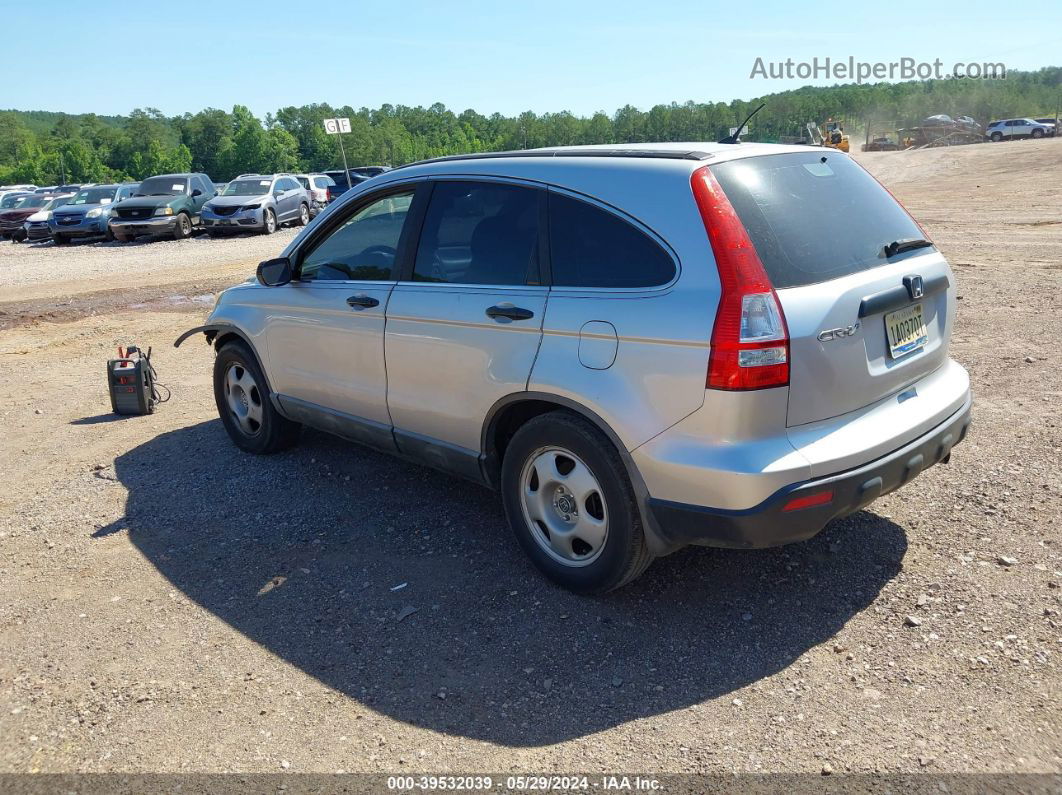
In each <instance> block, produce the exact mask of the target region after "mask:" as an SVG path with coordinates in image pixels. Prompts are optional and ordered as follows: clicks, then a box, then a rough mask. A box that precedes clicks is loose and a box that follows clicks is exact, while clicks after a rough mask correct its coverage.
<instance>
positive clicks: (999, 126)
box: [985, 119, 1049, 142]
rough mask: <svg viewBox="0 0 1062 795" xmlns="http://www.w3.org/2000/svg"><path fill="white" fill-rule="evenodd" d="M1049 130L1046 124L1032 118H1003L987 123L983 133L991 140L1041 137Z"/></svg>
mask: <svg viewBox="0 0 1062 795" xmlns="http://www.w3.org/2000/svg"><path fill="white" fill-rule="evenodd" d="M1048 132H1049V128H1048V126H1047V125H1046V124H1040V122H1038V121H1033V120H1032V119H1005V120H1003V121H994V122H992V123H991V124H989V125H988V129H987V130H985V135H986V136H987V137H988V138H989V139H990V140H992V141H996V142H999V141H1002V140H1003V139H1004V138H1006V139H1014V138H1043V137H1044V136H1045V135H1047V134H1048Z"/></svg>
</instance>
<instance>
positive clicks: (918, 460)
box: [648, 397, 972, 549]
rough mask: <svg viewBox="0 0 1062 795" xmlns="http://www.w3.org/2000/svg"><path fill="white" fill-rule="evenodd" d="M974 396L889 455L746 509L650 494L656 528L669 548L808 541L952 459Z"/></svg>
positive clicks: (749, 546) (797, 485)
mask: <svg viewBox="0 0 1062 795" xmlns="http://www.w3.org/2000/svg"><path fill="white" fill-rule="evenodd" d="M971 405H972V399H971V398H970V397H967V399H966V402H965V404H964V405H963V406H962V408H960V409H959V410H958V411H957V412H955V413H954V414H952V415H951V416H950V417H948V419H946V420H945V421H944V422H942V423H940V424H939V425H938V426H936V427H935V428H933V429H932V430H930V431H929V432H927V433H925V434H923V435H922V436H920V437H918V438H917V439H915V440H914V441H912V442H909V443H908V444H906V445H904V446H903V447H901V448H900V449H898V450H895V451H893V452H891V453H889V454H888V455H885V456H882V457H881V458H878V459H876V460H874V461H871V462H870V463H868V464H865V465H863V466H860V467H858V468H856V469H850V470H847V471H844V472H839V473H837V474H833V475H828V476H825V477H820V478H815V479H812V480H808V481H805V482H803V483H795V484H793V485H791V486H786V487H785V488H783V489H780V490H778V491H777V492H775V493H774V494H773V495H771V496H770V497H768V498H767V499H766V500H764V501H763V502H761V503H760V504H759V505H756V506H755V507H752V508H749V509H747V510H737V511H734V510H723V509H718V508H705V507H702V506H699V505H688V504H686V503H680V502H672V501H669V500H661V499H656V498H653V497H650V498H649V500H648V508H649V510H650V511H651V512H652V518H653V520H654V524H655V525H656V529H657V532H658V533H659V535H660V536H662V539H661V540H662V541H664V542H665V543H666V545H667V546H669V547H679V546H684V545H687V544H698V545H702V546H714V547H731V548H737V549H752V548H758V547H772V546H779V545H782V544H789V543H793V542H796V541H804V540H806V539H808V538H811V537H812V536H814V535H815V534H816V533H818V532H819V531H820V530H822V529H823V528H824V527H825V526H826V524H827V523H828V522H830V521H831V520H833V519H837V518H840V517H842V516H847V515H849V514H852V513H855V512H856V511H858V510H860V509H861V508H865V507H866V506H867V505H869V504H870V503H871V502H873V501H874V500H876V499H877V498H878V497H881V496H883V495H885V494H888V493H889V492H891V491H895V490H896V489H898V488H900V487H901V486H903V485H905V484H907V483H909V482H910V481H911V480H913V479H914V478H915V477H917V476H918V475H919V474H921V473H922V472H923V471H925V470H926V469H928V468H929V467H931V466H933V464H936V463H939V462H940V461H942V460H945V459H947V458H948V456H950V455H951V451H952V448H953V447H954V446H955V445H957V444H958V443H959V442H961V441H962V440H963V439H965V438H966V433H967V431H968V430H969V427H970V422H971V417H970V408H971ZM824 491H832V492H833V499H832V500H831V501H830V502H829V503H827V504H824V505H818V506H813V507H809V508H803V509H799V510H792V511H785V510H784V507H785V506H786V505H787V504H788V503H789V502H790V501H792V500H793V499H796V498H799V497H802V496H808V495H813V494H818V493H821V492H824Z"/></svg>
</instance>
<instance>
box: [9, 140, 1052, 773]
mask: <svg viewBox="0 0 1062 795" xmlns="http://www.w3.org/2000/svg"><path fill="white" fill-rule="evenodd" d="M1060 153H1062V143H1059V142H1054V141H1045V142H1028V143H1024V142H1023V143H1015V144H1007V145H1000V146H989V145H985V146H978V147H965V148H958V149H956V150H937V151H924V152H913V153H878V154H875V155H866V156H862V157H861V159H862V160H863V161H864V162H865V163H866V164H867V165H868V167H869V168H871V170H873V171H875V172H876V173H877V174H878V175H879V176H880V177H881V178H883V180H884V181H885V182H886V184H887V185H888V186H889V187H890V188H891V189H892V190H893V191H894V192H895V193H896V194H897V195H898V196H899V198H900V199H901V200H902V201H904V202H905V204H907V206H908V207H909V208H910V209H911V210H912V211H913V212H914V214H915V215H916V217H918V218H919V219H920V220H921V221H923V223H925V225H926V227H927V230H928V232H929V234H930V235H931V236H932V237H933V238H934V239H935V240H936V241H938V243H939V244H940V245H941V247H942V248H943V250H944V252H945V254H946V255H947V256H948V257H949V259H950V261H951V262H952V264H953V265H954V266H955V271H956V274H957V278H958V280H959V293H960V296H961V298H962V300H961V303H960V310H959V319H958V326H957V328H956V331H955V335H954V339H953V355H954V356H956V358H958V359H959V361H961V362H962V363H963V364H964V365H965V366H966V367H967V368H968V369H969V370H970V373H971V376H972V378H973V382H974V389H975V392H976V405H975V425H974V429H973V431H972V432H971V435H970V437H969V439H968V440H967V441H966V442H965V443H964V444H963V445H962V446H960V447H959V448H957V449H956V451H955V453H954V455H953V456H952V462H951V464H950V465H948V466H938V467H935V468H933V469H931V470H930V471H928V472H927V473H925V474H924V475H923V476H922V477H921V478H920V479H919V480H917V481H916V482H915V483H914V484H913V485H911V486H909V487H907V488H905V489H903V490H901V491H900V492H897V493H894V494H892V495H890V496H888V497H886V498H884V499H882V500H880V501H879V502H877V503H875V504H874V505H872V506H871V507H870V509H869V510H866V511H863V512H860V513H858V514H856V515H854V516H852V517H850V518H848V519H845V520H843V521H839V522H836V523H834V524H833V525H831V526H830V527H829V528H827V529H826V530H825V531H824V532H823V533H822V534H821V535H820V536H818V537H817V538H815V539H813V540H811V541H809V542H806V543H803V544H799V545H794V546H791V547H786V548H781V549H774V550H765V551H757V552H738V551H726V550H705V549H689V550H684V551H681V552H678V553H676V554H674V555H671V556H669V557H667V558H665V559H663V560H659V561H657V562H656V563H654V564H653V566H652V567H650V569H649V571H648V572H647V573H646V575H645V576H643V577H642V578H641V579H640V580H638V581H637V582H635V583H634V584H632V585H631V586H629V587H627V588H625V589H623V590H622V591H620V592H618V593H615V594H613V595H610V596H608V597H606V598H601V599H585V598H579V597H576V596H573V595H571V594H568V593H565V592H563V591H560V590H558V589H556V588H553V587H552V586H550V585H548V584H547V583H545V582H544V581H543V580H542V579H541V578H539V577H538V576H537V575H536V574H535V573H534V572H533V571H532V569H531V568H530V566H529V565H528V564H527V563H526V562H525V561H524V558H523V556H522V554H521V553H520V552H519V550H518V549H517V547H516V545H515V543H514V542H513V541H512V540H511V538H510V536H509V533H508V531H507V529H506V527H505V522H504V518H503V515H502V511H501V508H500V505H499V503H498V501H497V500H496V499H495V497H494V496H493V495H492V494H490V493H488V492H486V491H484V490H481V489H478V488H475V487H472V486H469V485H468V484H466V483H464V482H463V481H457V480H454V479H451V478H448V477H446V476H444V475H441V474H438V473H436V472H433V471H431V470H427V469H422V468H418V467H415V466H412V465H409V464H406V463H403V462H401V461H398V460H394V459H391V458H387V457H383V456H380V455H377V454H375V453H372V452H367V451H365V450H363V449H360V448H357V447H355V446H352V445H348V444H345V443H343V442H340V441H337V440H335V439H332V438H330V437H327V436H325V435H322V434H318V433H313V432H307V433H306V435H305V437H304V440H303V443H302V444H301V445H300V446H299V447H298V448H296V449H294V450H292V451H290V452H287V453H284V454H282V455H278V456H274V457H270V458H251V457H248V456H245V455H243V454H241V453H239V452H238V451H236V450H235V448H234V447H233V446H232V445H231V444H230V443H229V442H228V441H227V439H226V437H225V435H224V432H223V430H222V428H221V426H220V423H219V422H218V420H217V419H216V416H215V412H214V409H213V404H212V397H211V392H210V381H209V372H210V363H211V355H210V352H209V350H208V349H207V348H206V347H205V346H203V345H201V344H198V345H196V344H193V345H185V346H183V347H182V348H181V349H179V350H176V351H175V350H173V349H172V348H171V347H168V345H169V342H170V341H172V339H173V338H174V337H176V336H177V334H178V333H179V332H180V331H181V330H183V329H184V328H187V327H189V326H191V325H194V323H195V322H196V320H197V319H198V317H199V315H200V314H202V312H203V311H204V310H203V308H202V307H197V306H196V305H194V304H193V303H190V302H188V303H182V304H181V306H180V307H173V308H181V309H182V310H183V311H180V312H174V311H158V310H159V309H160V306H159V304H158V302H155V303H153V304H151V306H150V307H149V308H150V309H152V310H154V311H132V312H125V313H124V314H116V313H114V311H113V308H112V307H113V306H114V305H115V303H114V302H115V301H118V300H119V299H118V298H117V297H116V296H115V295H112V296H111V297H110V298H109V299H108V300H109V301H110V302H111V303H103V304H100V307H101V314H98V315H96V316H94V317H83V316H82V317H78V313H77V312H74V311H73V310H71V312H70V314H69V316H68V317H67V318H65V319H66V320H67V321H68V322H62V323H55V322H41V321H40V320H39V319H34V318H33V317H31V316H30V315H32V312H31V310H30V309H29V308H27V307H28V305H22V308H21V309H20V310H19V311H20V312H21V313H22V315H20V317H22V318H23V320H24V321H25V322H22V323H21V324H20V325H18V326H17V327H14V328H9V329H7V330H4V331H0V427H2V429H3V433H2V434H0V458H2V460H3V461H4V462H5V465H4V477H5V482H6V488H5V489H4V490H3V491H2V492H0V771H122V772H134V771H241V772H256V771H265V772H272V771H276V772H280V771H283V770H287V771H290V772H300V771H301V772H305V771H318V772H333V771H336V770H346V771H372V772H393V771H427V772H446V771H450V772H465V773H475V772H485V771H495V772H497V771H514V772H545V771H556V772H562V773H563V772H573V771H582V772H592V771H597V770H604V771H617V770H624V771H641V772H646V771H650V772H656V773H664V772H684V771H692V772H731V771H738V772H744V771H785V772H808V773H814V774H819V773H821V772H832V773H834V774H835V775H838V776H839V775H841V774H844V773H852V772H864V773H886V772H890V773H891V772H907V773H918V772H949V773H961V772H999V773H1006V772H1055V773H1057V772H1059V771H1060V770H1062V742H1060V731H1062V717H1060V716H1062V710H1060V706H1062V704H1060V693H1062V687H1060V676H1059V657H1060V655H1062V618H1060V616H1059V611H1060V609H1062V589H1060V586H1062V557H1060V550H1059V544H1060V543H1062V541H1060V533H1059V529H1058V528H1059V526H1060V523H1062V500H1060V493H1062V473H1060V470H1059V465H1058V462H1059V458H1060V447H1062V430H1060V416H1059V415H1060V406H1062V399H1060V398H1062V374H1060V373H1062V368H1060V367H1059V361H1058V359H1059V353H1058V350H1057V347H1056V346H1054V345H1053V344H1052V343H1053V340H1054V338H1055V337H1056V336H1057V334H1055V333H1053V332H1055V331H1056V330H1057V329H1058V328H1059V324H1058V321H1057V307H1058V306H1059V305H1060V304H1062V216H1060V208H1062V201H1059V199H1060V188H1059V182H1058V162H1059V154H1060ZM927 175H929V176H928V177H927ZM1019 195H1020V196H1021V197H1022V206H1021V207H1018V205H1017V203H1016V202H1015V201H1014V197H1016V196H1019ZM1001 208H1002V209H1001ZM252 242H253V243H254V244H255V245H262V246H265V245H266V243H265V242H262V239H260V238H255V239H252V240H250V241H246V242H244V241H232V242H229V243H218V242H200V241H195V242H192V243H185V244H155V245H153V246H150V247H147V246H143V247H142V246H137V247H136V248H134V249H125V248H122V249H113V250H117V251H120V252H121V254H122V255H123V256H125V252H126V251H132V252H135V253H136V254H139V253H140V252H143V254H144V255H148V254H150V255H152V256H158V257H169V258H170V259H168V260H167V261H168V262H169V263H170V264H171V265H172V266H173V269H174V272H173V274H171V275H167V276H166V277H165V278H167V279H170V278H172V280H173V281H174V282H177V281H181V280H185V281H189V280H192V279H195V278H196V277H197V271H196V268H197V262H189V263H186V266H185V271H184V273H183V275H181V274H180V273H178V270H179V267H180V266H179V265H177V264H176V262H177V260H176V257H177V254H174V255H172V256H171V255H170V254H169V253H165V254H164V253H163V252H169V251H170V250H173V251H175V252H182V253H181V254H180V256H184V254H183V252H185V251H194V252H196V255H197V261H198V255H199V252H203V256H204V257H205V256H217V257H218V258H219V261H220V259H223V258H224V257H225V256H226V254H225V253H224V252H223V251H221V250H220V248H218V249H217V250H216V249H215V247H225V249H226V250H228V251H231V255H230V256H232V257H237V258H242V257H244V256H245V254H246V256H247V257H248V258H249V259H251V260H253V259H255V258H256V257H257V258H262V257H264V256H267V255H268V254H266V253H263V252H262V251H258V252H256V253H255V254H254V255H253V256H252V255H251V254H249V253H248V252H247V250H246V249H245V248H242V247H244V246H249V245H250V244H251V243H252ZM274 244H275V245H276V247H277V248H279V245H280V238H279V236H278V237H276V238H272V239H269V240H268V245H269V246H273V245H274ZM0 248H3V249H5V250H4V252H3V260H2V262H3V266H2V267H3V268H7V267H9V265H10V264H11V263H12V262H14V260H15V257H16V254H12V253H10V251H8V250H7V249H9V248H14V247H0ZM156 250H157V251H158V252H159V253H158V254H157V255H156V254H155V252H156ZM16 251H17V252H18V256H21V255H26V256H30V257H33V258H37V257H44V256H46V255H48V256H51V255H58V257H61V258H63V265H62V267H61V268H60V269H58V270H59V271H60V272H61V273H62V274H63V275H62V276H61V277H59V278H61V279H62V280H65V281H64V283H66V281H70V280H73V279H74V278H75V277H76V278H82V279H85V280H92V279H95V278H96V275H97V273H98V271H97V270H94V269H98V268H104V267H106V264H105V263H106V262H107V261H108V260H107V258H106V256H107V255H109V252H110V251H112V249H110V248H105V247H91V248H90V247H76V248H72V249H70V250H69V251H50V250H45V249H43V248H42V249H40V250H39V251H34V250H26V249H16ZM98 252H101V253H98ZM89 255H91V256H92V257H93V258H98V259H97V260H94V262H93V264H88V263H87V262H86V264H83V265H78V264H77V263H78V262H79V261H80V259H79V258H81V257H82V256H84V257H88V256H89ZM130 256H131V257H132V256H133V255H130ZM152 261H153V262H154V261H155V260H152ZM237 264H238V263H237ZM221 265H224V266H225V267H228V265H225V264H224V263H221V264H220V265H219V266H221ZM44 267H45V266H40V268H41V269H43V268H44ZM116 267H119V266H116ZM120 267H121V268H130V269H132V270H135V269H136V267H137V265H136V264H135V262H134V261H133V260H132V259H131V260H129V261H127V262H125V264H123V265H121V266H120ZM153 267H154V266H147V267H146V268H145V270H146V271H148V272H149V273H154V272H155V271H154V270H152V268H153ZM166 267H169V266H166ZM233 267H235V265H234V266H233ZM247 272H249V269H246V270H245V271H244V273H247ZM4 278H7V277H6V276H5V277H4ZM235 278H239V277H235ZM235 278H234V279H233V280H235ZM7 295H8V294H7V292H6V290H5V297H6V296H7ZM27 300H28V299H27ZM125 300H127V301H128V303H130V304H133V303H144V301H143V291H141V290H130V291H129V293H128V295H127V296H126V299H125ZM89 303H90V304H91V301H90V302H89ZM148 303H151V302H150V301H149V302H148ZM4 308H5V305H3V304H0V310H3V309H4ZM91 309H92V306H91V305H90V306H88V308H87V310H86V307H85V306H82V307H81V308H80V310H79V312H80V314H81V315H84V314H86V311H91ZM81 310H86V311H81ZM104 310H106V311H104ZM43 314H47V315H50V316H55V307H54V302H53V306H52V307H50V308H48V311H47V312H43ZM60 315H61V313H60ZM1045 331H1046V332H1047V333H1046V334H1045ZM128 342H136V343H140V344H144V345H146V344H153V345H155V346H156V350H157V354H156V361H157V364H158V367H159V370H160V376H161V378H162V380H163V381H164V382H165V383H167V384H169V385H170V386H171V387H172V389H173V399H172V400H171V401H170V402H169V403H167V404H165V405H164V406H162V407H161V409H160V411H159V412H158V413H157V414H155V415H154V416H151V417H139V418H127V419H116V418H114V417H112V416H111V415H110V414H109V413H108V412H109V408H108V405H107V399H106V396H105V393H104V391H103V383H102V377H101V376H102V370H103V362H104V360H105V359H106V358H107V355H108V354H109V353H110V351H112V350H113V348H114V346H115V345H117V344H119V343H128Z"/></svg>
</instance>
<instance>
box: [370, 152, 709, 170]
mask: <svg viewBox="0 0 1062 795" xmlns="http://www.w3.org/2000/svg"><path fill="white" fill-rule="evenodd" d="M511 157H512V158H515V157H633V158H643V159H648V160H707V159H708V158H710V157H714V155H713V154H712V153H711V152H699V151H696V150H689V151H687V150H683V149H673V150H667V149H584V148H580V147H571V148H564V149H517V150H513V151H509V152H477V153H474V154H467V155H444V156H443V157H431V158H428V159H427V160H417V161H416V162H413V163H406V164H405V165H401V166H395V167H394V168H393V169H391V170H392V171H394V170H396V169H399V168H409V167H410V166H421V165H424V164H426V163H449V162H451V161H459V160H501V159H504V158H511Z"/></svg>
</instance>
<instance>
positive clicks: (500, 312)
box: [487, 303, 535, 320]
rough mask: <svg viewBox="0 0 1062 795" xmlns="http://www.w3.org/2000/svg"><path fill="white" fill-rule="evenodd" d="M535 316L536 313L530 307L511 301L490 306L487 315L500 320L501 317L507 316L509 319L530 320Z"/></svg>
mask: <svg viewBox="0 0 1062 795" xmlns="http://www.w3.org/2000/svg"><path fill="white" fill-rule="evenodd" d="M534 316H535V313H534V312H532V311H531V310H530V309H524V308H522V307H519V306H513V305H512V304H510V303H504V304H498V305H497V306H492V307H488V309H487V317H490V318H494V319H495V320H498V319H499V318H506V319H508V320H530V319H531V318H533V317H534Z"/></svg>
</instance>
